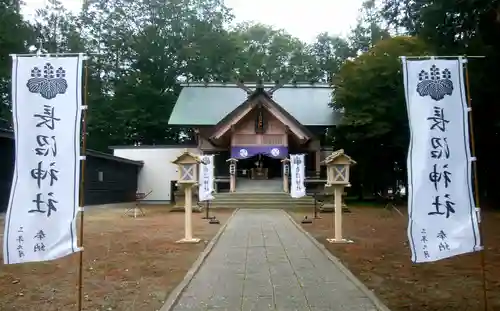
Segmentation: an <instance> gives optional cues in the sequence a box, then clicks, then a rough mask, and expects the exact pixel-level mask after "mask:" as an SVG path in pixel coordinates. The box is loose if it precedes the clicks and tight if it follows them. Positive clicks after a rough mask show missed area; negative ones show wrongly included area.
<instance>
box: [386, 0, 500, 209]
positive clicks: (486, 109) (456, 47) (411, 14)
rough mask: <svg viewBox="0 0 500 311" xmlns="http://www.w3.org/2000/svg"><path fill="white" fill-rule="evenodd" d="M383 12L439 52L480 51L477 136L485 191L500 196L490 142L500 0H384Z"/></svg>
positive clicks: (498, 122)
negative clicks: (499, 0) (481, 57)
mask: <svg viewBox="0 0 500 311" xmlns="http://www.w3.org/2000/svg"><path fill="white" fill-rule="evenodd" d="M383 4H384V5H383V6H382V9H381V11H380V14H381V15H382V16H383V17H384V19H385V21H386V22H387V23H388V24H389V25H390V26H391V28H393V29H398V30H402V31H406V32H407V33H408V34H412V35H417V36H418V37H420V38H421V39H423V40H425V41H426V42H427V43H428V44H430V45H432V46H433V47H434V48H435V49H436V52H437V53H438V55H480V56H485V58H484V59H470V60H469V72H470V77H471V79H470V80H471V90H470V93H471V95H472V97H473V117H474V124H475V128H474V130H475V131H474V132H475V133H474V134H475V135H474V136H475V139H476V148H477V157H478V159H479V161H478V168H479V176H480V184H481V185H480V187H481V189H482V193H481V194H485V193H487V194H489V196H490V197H491V198H492V200H495V201H498V200H500V195H499V194H498V191H496V189H497V188H498V186H500V182H499V181H498V178H497V177H496V175H495V173H494V172H495V171H496V170H498V169H500V164H499V163H498V161H497V159H496V158H497V156H496V153H495V152H494V151H492V150H491V142H492V141H496V140H498V139H499V132H500V128H499V127H500V106H499V105H496V104H494V103H496V102H497V101H498V92H497V88H498V83H497V82H496V81H498V72H499V71H500V41H499V40H498V38H499V37H500V2H498V1H497V0H465V1H458V2H457V1H453V0H421V1H411V0H384V3H383Z"/></svg>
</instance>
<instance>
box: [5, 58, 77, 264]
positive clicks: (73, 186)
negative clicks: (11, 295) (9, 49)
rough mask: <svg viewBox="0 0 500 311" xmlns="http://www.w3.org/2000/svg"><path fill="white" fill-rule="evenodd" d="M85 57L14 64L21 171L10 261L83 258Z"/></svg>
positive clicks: (11, 218) (11, 217) (9, 227)
mask: <svg viewBox="0 0 500 311" xmlns="http://www.w3.org/2000/svg"><path fill="white" fill-rule="evenodd" d="M82 60H83V55H82V56H81V57H50V58H48V57H47V58H45V57H22V56H17V57H16V56H14V57H13V68H12V114H13V125H14V132H15V148H16V157H15V160H16V162H15V169H14V177H13V181H12V188H11V193H10V200H9V206H8V209H7V213H6V220H5V233H4V248H3V254H4V262H5V263H6V264H16V263H23V262H35V261H47V260H54V259H57V258H61V257H64V256H67V255H69V254H72V253H74V252H77V251H79V249H78V247H77V232H76V226H75V219H76V216H77V212H78V197H79V181H80V122H81V98H82V88H81V77H82Z"/></svg>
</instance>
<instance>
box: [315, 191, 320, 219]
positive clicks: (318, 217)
mask: <svg viewBox="0 0 500 311" xmlns="http://www.w3.org/2000/svg"><path fill="white" fill-rule="evenodd" d="M313 198H314V216H313V218H314V219H321V216H318V191H317V190H315V191H314V194H313Z"/></svg>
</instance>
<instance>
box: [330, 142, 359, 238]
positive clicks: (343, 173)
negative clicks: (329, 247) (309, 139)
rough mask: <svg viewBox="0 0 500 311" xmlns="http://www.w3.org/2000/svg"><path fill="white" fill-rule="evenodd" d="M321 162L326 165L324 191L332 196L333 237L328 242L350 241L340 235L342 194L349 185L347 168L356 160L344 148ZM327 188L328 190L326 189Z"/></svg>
mask: <svg viewBox="0 0 500 311" xmlns="http://www.w3.org/2000/svg"><path fill="white" fill-rule="evenodd" d="M323 163H324V164H325V165H326V166H327V171H326V172H327V183H326V185H325V192H328V193H331V192H332V188H333V196H334V209H335V214H334V217H335V218H334V219H335V237H334V238H327V239H326V240H327V241H328V242H329V243H352V242H353V241H352V240H348V239H344V238H343V236H342V195H343V193H344V187H349V186H350V184H349V169H350V166H351V165H354V164H356V162H355V161H354V160H353V159H351V157H349V156H348V155H346V154H345V153H344V149H340V150H337V151H335V152H333V153H332V154H331V155H329V156H328V157H327V158H326V159H325V160H324V161H323ZM327 190H328V191H327Z"/></svg>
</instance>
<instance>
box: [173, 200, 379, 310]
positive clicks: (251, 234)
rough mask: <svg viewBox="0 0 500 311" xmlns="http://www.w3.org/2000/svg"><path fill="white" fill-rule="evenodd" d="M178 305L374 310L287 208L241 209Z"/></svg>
mask: <svg viewBox="0 0 500 311" xmlns="http://www.w3.org/2000/svg"><path fill="white" fill-rule="evenodd" d="M173 310H174V311H201V310H204V311H208V310H214V311H215V310H219V311H220V310H228V311H250V310H255V311H266V310H283V311H294V310H297V311H299V310H300V311H320V310H321V311H326V310H328V311H337V310H338V311H348V310H349V311H375V310H377V308H376V307H375V306H374V305H373V303H372V302H371V300H370V299H369V298H368V297H367V296H366V295H365V294H364V293H363V292H362V291H361V290H360V289H359V288H358V287H356V286H355V285H354V284H353V283H352V282H351V281H350V279H348V278H347V276H346V275H345V274H344V273H343V272H342V271H341V270H340V269H339V268H338V267H337V266H336V265H335V264H333V263H332V262H331V261H330V260H329V259H328V258H327V257H326V256H325V254H324V253H323V252H321V251H320V250H319V249H318V248H317V247H316V246H315V245H314V244H313V243H312V242H311V241H310V240H309V238H308V237H307V236H306V235H304V234H303V233H302V232H301V231H300V230H298V229H297V228H296V227H295V225H294V224H293V223H292V222H291V221H290V219H289V218H288V217H287V215H286V214H285V212H284V211H282V210H239V211H238V212H237V213H236V215H235V216H234V217H233V218H232V220H231V222H230V223H229V224H228V225H227V227H226V229H225V231H224V232H223V234H222V235H221V237H220V239H219V241H218V242H217V244H216V245H215V247H214V249H213V250H212V252H211V253H210V255H209V256H208V257H207V259H206V261H205V263H204V264H203V265H202V267H201V268H200V270H199V271H198V273H197V274H196V275H195V276H194V278H193V280H192V281H191V283H190V284H189V286H188V287H187V288H186V289H185V291H184V292H183V294H182V295H181V297H180V299H179V301H178V302H177V304H176V306H175V307H174V308H173Z"/></svg>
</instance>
